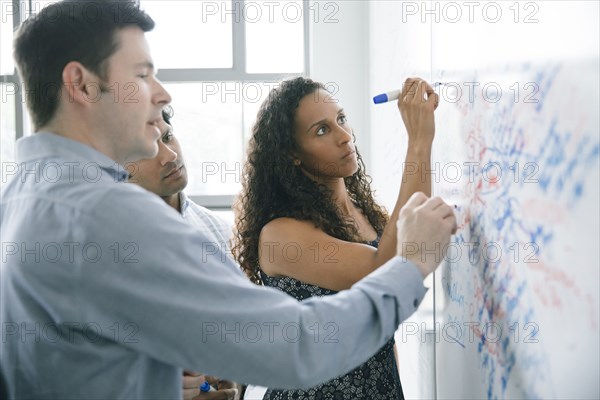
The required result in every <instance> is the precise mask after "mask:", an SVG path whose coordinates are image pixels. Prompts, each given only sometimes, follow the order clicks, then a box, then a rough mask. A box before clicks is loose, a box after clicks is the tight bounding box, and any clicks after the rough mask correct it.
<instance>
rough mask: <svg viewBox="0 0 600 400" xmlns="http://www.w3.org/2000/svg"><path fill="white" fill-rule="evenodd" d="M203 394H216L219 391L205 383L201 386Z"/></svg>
mask: <svg viewBox="0 0 600 400" xmlns="http://www.w3.org/2000/svg"><path fill="white" fill-rule="evenodd" d="M200 391H201V392H216V391H217V390H216V389H215V388H214V387H212V386H211V385H210V383H208V381H204V383H203V384H202V385H200Z"/></svg>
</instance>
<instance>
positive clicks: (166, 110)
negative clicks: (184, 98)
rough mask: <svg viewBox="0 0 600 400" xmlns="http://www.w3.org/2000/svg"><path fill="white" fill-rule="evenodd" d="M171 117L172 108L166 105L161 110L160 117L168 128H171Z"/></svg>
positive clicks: (173, 112) (173, 113)
mask: <svg viewBox="0 0 600 400" xmlns="http://www.w3.org/2000/svg"><path fill="white" fill-rule="evenodd" d="M173 115H175V111H173V107H171V106H170V105H166V106H164V107H163V109H162V117H163V120H164V121H165V122H166V123H167V125H169V126H172V125H171V118H173Z"/></svg>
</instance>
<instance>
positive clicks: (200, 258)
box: [77, 185, 425, 388]
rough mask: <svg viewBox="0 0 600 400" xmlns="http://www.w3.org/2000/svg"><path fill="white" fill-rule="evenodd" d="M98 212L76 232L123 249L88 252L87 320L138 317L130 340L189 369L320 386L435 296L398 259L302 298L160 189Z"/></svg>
mask: <svg viewBox="0 0 600 400" xmlns="http://www.w3.org/2000/svg"><path fill="white" fill-rule="evenodd" d="M124 186H129V185H124ZM116 198H117V199H118V202H117V203H115V201H114V199H116ZM95 210H96V211H95V214H93V215H89V216H85V217H84V218H88V219H89V220H87V221H85V222H86V223H84V224H82V226H86V228H85V229H84V228H83V227H82V228H80V229H81V232H78V233H77V234H78V235H81V236H83V237H86V235H90V232H93V239H94V240H95V241H96V242H98V243H99V246H100V247H101V248H108V247H109V246H113V247H112V248H113V249H115V248H117V247H118V248H119V249H120V250H121V251H120V252H119V254H117V253H116V252H115V251H114V250H113V251H106V252H104V253H103V254H102V256H101V257H100V258H97V259H96V260H95V261H94V262H88V261H86V260H81V263H80V267H79V268H80V269H79V271H77V276H78V286H77V287H78V292H77V301H78V302H79V303H80V310H81V314H82V315H81V316H80V317H81V318H82V320H86V321H96V322H97V323H98V324H100V325H101V326H114V324H116V323H117V324H121V326H123V325H124V324H130V326H134V327H135V332H136V335H135V339H136V340H134V341H123V345H124V346H127V347H130V348H132V349H133V350H135V351H139V352H142V353H145V354H148V355H149V356H151V357H154V358H156V359H157V360H161V361H163V362H165V363H167V364H172V365H176V366H179V367H182V368H184V369H188V370H193V371H201V372H203V373H206V374H210V375H216V376H220V377H224V378H228V379H231V380H235V381H237V382H245V383H253V384H258V385H262V386H270V387H278V388H305V387H310V386H314V385H316V384H318V383H321V382H324V381H326V380H329V379H332V378H334V377H336V376H339V375H341V374H343V373H346V372H348V371H350V370H351V369H353V368H355V367H357V366H358V365H360V364H361V363H363V362H364V361H366V360H367V359H368V358H369V357H370V356H372V355H373V354H374V353H375V352H377V351H378V350H379V349H380V348H381V347H382V346H383V345H384V344H385V343H386V341H388V340H389V339H390V338H391V337H392V336H393V334H394V332H395V330H396V329H397V327H398V325H399V324H400V323H401V322H402V321H404V320H405V319H406V318H408V317H409V316H410V315H411V314H412V313H413V312H414V311H415V309H416V307H417V306H418V304H419V303H420V301H421V300H422V298H423V296H424V293H425V288H424V287H423V279H422V275H421V273H420V272H419V270H418V269H417V268H416V266H415V265H414V264H412V263H410V262H408V261H406V260H404V259H402V258H399V257H396V258H394V259H392V260H390V261H389V262H388V263H387V264H385V265H383V266H382V267H380V268H379V269H377V270H376V271H375V272H373V273H372V274H370V275H369V276H367V277H366V278H364V279H363V280H361V281H360V282H358V283H357V284H355V285H354V286H353V287H352V288H351V289H349V290H346V291H342V292H340V293H339V294H337V295H335V296H327V297H324V298H311V299H308V300H306V301H303V302H298V301H296V300H295V299H294V298H292V297H290V296H288V295H287V294H285V293H283V292H280V291H278V290H276V289H272V288H265V287H261V286H257V285H254V284H252V283H251V282H250V281H249V280H247V279H246V278H245V277H244V276H242V275H240V274H238V273H235V271H234V269H236V265H235V263H234V262H233V261H232V260H231V258H230V257H228V256H227V255H226V254H225V253H224V252H216V253H215V252H214V250H212V249H214V246H213V245H212V244H211V243H210V242H209V241H208V240H207V239H206V237H205V236H203V235H202V234H199V232H198V230H196V229H193V228H192V227H190V226H189V225H188V224H186V223H185V222H183V221H182V219H181V218H180V217H179V215H177V213H176V212H175V211H174V210H172V209H171V208H169V207H168V206H166V205H165V204H164V202H162V201H160V199H158V198H157V197H156V198H155V197H154V196H151V195H148V194H147V193H145V192H143V191H141V190H130V189H129V188H122V189H119V190H118V193H110V195H107V196H106V197H105V199H104V200H102V201H100V202H99V204H98V206H97V207H96V208H95ZM90 227H91V228H90ZM90 238H91V237H90ZM209 245H210V246H209ZM282 245H283V244H282ZM208 247H210V248H211V252H210V253H208V252H206V251H205V250H206V249H207V248H208Z"/></svg>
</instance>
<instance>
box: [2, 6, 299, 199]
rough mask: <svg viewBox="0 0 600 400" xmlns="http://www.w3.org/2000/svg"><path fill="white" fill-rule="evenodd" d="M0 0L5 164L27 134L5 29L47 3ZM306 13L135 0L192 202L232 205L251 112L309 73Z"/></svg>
mask: <svg viewBox="0 0 600 400" xmlns="http://www.w3.org/2000/svg"><path fill="white" fill-rule="evenodd" d="M0 1H1V2H2V4H3V5H2V7H3V10H5V8H6V7H7V5H5V3H10V5H12V6H13V9H12V11H13V12H12V14H13V15H14V17H8V16H7V15H5V13H4V11H3V14H2V18H3V21H2V31H1V39H0V41H1V44H2V46H1V47H2V53H1V58H0V60H2V61H1V63H0V74H1V76H0V78H1V79H0V81H1V82H2V86H1V88H2V96H3V103H2V125H1V127H2V130H1V133H2V160H3V161H4V160H5V159H6V160H12V159H14V143H15V140H16V139H18V138H20V137H22V136H24V135H25V134H27V132H26V131H28V130H29V128H28V127H29V123H28V121H27V119H28V118H27V112H26V110H25V106H24V103H23V101H22V97H21V94H20V93H14V94H12V93H11V92H10V90H14V89H15V88H17V87H18V86H17V83H18V82H19V81H18V78H17V75H16V73H15V70H14V64H13V61H12V37H13V34H12V32H13V27H15V26H18V25H19V23H20V22H21V21H22V20H24V19H25V18H27V17H28V16H29V15H32V14H37V13H39V12H40V11H41V10H42V9H43V8H44V7H45V6H47V5H48V4H51V3H53V1H25V2H17V1H6V0H0ZM308 7H309V5H308V1H306V0H295V1H289V0H286V1H263V0H214V1H208V0H194V1H189V0H187V1H186V0H183V1H181V0H177V1H172V0H168V1H167V0H142V1H141V8H142V9H144V10H146V11H147V12H148V13H149V14H150V16H151V17H152V18H153V19H154V20H155V22H156V27H155V29H154V30H153V31H152V32H149V33H148V34H147V39H148V42H149V44H150V48H151V51H152V55H153V58H154V61H155V64H156V66H157V68H158V77H159V79H160V80H161V81H162V82H163V83H164V84H165V87H166V88H167V90H168V91H169V92H170V93H171V95H172V97H173V109H174V110H175V117H174V119H173V121H172V122H173V125H174V131H175V134H176V135H177V137H178V138H179V139H180V141H181V142H182V147H183V153H184V156H185V159H186V162H187V164H188V174H189V178H190V183H189V185H188V188H187V189H186V192H187V193H188V195H190V196H191V197H192V198H193V199H194V200H195V201H197V202H198V203H200V204H203V205H205V206H208V207H211V208H222V209H227V208H229V207H230V206H231V203H232V200H233V197H234V196H235V194H236V193H237V192H238V191H239V190H240V188H241V184H240V174H241V171H242V162H243V158H244V154H245V151H246V144H247V142H248V138H249V134H250V129H251V126H252V124H253V123H254V119H255V117H256V113H257V111H258V108H259V106H260V104H261V103H262V101H263V100H264V99H265V98H266V96H267V95H268V93H269V91H270V90H271V89H272V88H273V87H274V86H275V85H276V83H277V82H278V81H280V80H281V79H284V78H286V77H289V76H292V75H300V74H302V75H306V74H308V72H309V71H308V65H309V62H308V61H309V60H308V40H307V38H308V23H309V18H307V17H306V15H308ZM5 19H6V21H4V20H5ZM17 92H18V90H17ZM5 98H9V100H10V101H5Z"/></svg>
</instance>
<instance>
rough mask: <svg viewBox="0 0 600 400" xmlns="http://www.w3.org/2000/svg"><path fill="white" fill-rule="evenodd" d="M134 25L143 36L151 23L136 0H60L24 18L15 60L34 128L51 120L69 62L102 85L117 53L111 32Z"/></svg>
mask: <svg viewBox="0 0 600 400" xmlns="http://www.w3.org/2000/svg"><path fill="white" fill-rule="evenodd" d="M129 26H137V27H139V28H140V29H141V30H142V31H144V32H148V31H151V30H152V29H153V28H154V21H153V20H152V18H150V16H149V15H148V14H146V13H145V12H144V11H142V10H141V9H140V8H139V1H136V0H95V1H90V0H64V1H61V2H58V3H54V4H51V5H49V6H48V7H46V8H44V9H43V10H42V11H41V12H40V13H39V14H37V15H34V16H31V17H30V18H28V19H27V20H26V21H25V22H23V24H22V25H21V27H20V28H19V31H18V33H17V35H16V37H15V51H14V56H15V61H16V63H17V67H18V69H19V72H20V74H21V78H22V79H23V83H24V85H25V88H26V90H27V105H28V107H29V110H30V112H31V116H32V118H33V123H34V126H35V127H36V128H39V127H41V126H43V125H45V124H47V123H48V122H50V120H51V119H52V118H53V117H54V114H55V113H56V109H57V107H58V103H59V99H60V89H61V87H62V85H63V81H62V72H63V70H64V68H65V65H67V64H68V63H69V62H71V61H79V62H80V63H81V64H82V65H83V66H85V67H86V68H87V69H89V70H90V71H92V72H93V73H95V74H97V75H98V76H99V77H100V79H102V80H103V81H105V80H106V79H107V78H108V77H107V74H108V71H107V60H108V58H110V56H112V55H113V54H114V53H115V52H116V51H117V50H118V48H119V45H120V44H119V43H118V41H117V39H116V33H117V30H119V29H122V28H126V27H129Z"/></svg>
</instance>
